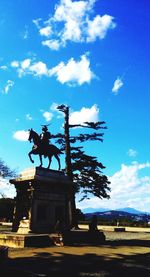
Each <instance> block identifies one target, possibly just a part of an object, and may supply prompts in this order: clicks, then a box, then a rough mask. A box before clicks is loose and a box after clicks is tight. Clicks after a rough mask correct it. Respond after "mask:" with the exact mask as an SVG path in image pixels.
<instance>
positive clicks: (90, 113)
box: [69, 104, 99, 124]
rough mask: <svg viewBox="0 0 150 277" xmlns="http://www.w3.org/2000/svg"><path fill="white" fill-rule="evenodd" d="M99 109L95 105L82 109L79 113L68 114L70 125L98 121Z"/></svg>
mask: <svg viewBox="0 0 150 277" xmlns="http://www.w3.org/2000/svg"><path fill="white" fill-rule="evenodd" d="M98 116H99V109H98V107H97V105H96V104H95V105H93V106H92V107H91V108H85V107H83V108H82V109H81V110H80V111H77V112H72V113H71V114H70V118H69V123H70V124H83V123H84V122H87V121H89V122H91V121H93V122H96V121H98Z"/></svg>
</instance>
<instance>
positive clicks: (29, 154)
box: [28, 151, 34, 163]
mask: <svg viewBox="0 0 150 277" xmlns="http://www.w3.org/2000/svg"><path fill="white" fill-rule="evenodd" d="M31 154H33V152H32V151H30V152H29V153H28V156H29V158H30V161H31V162H32V163H34V160H33V159H32V157H31Z"/></svg>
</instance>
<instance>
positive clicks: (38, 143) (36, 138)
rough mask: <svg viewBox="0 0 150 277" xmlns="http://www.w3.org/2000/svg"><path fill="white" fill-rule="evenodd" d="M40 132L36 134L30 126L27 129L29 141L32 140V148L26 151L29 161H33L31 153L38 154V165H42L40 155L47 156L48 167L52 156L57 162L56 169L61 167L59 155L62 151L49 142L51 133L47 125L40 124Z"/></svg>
mask: <svg viewBox="0 0 150 277" xmlns="http://www.w3.org/2000/svg"><path fill="white" fill-rule="evenodd" d="M42 126H43V127H42V133H41V134H40V135H38V134H37V133H36V132H35V131H34V130H33V129H32V128H31V129H29V138H28V140H29V141H30V142H33V144H34V145H33V147H32V150H31V151H30V152H29V153H28V155H29V158H30V161H31V162H32V163H34V160H33V159H32V157H31V155H39V159H40V167H42V165H43V162H42V156H44V158H46V157H48V160H49V163H48V167H47V168H48V169H49V168H50V165H51V161H52V157H53V156H54V157H55V158H56V160H57V162H58V170H60V169H61V166H60V158H59V155H60V154H63V153H62V151H61V150H60V149H59V148H57V147H56V146H55V145H53V144H51V143H50V138H51V133H50V132H49V131H48V128H47V125H42Z"/></svg>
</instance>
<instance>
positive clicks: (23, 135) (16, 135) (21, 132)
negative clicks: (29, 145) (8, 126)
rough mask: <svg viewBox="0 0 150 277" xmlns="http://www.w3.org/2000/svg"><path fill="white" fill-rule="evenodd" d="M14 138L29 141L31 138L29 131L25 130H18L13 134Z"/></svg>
mask: <svg viewBox="0 0 150 277" xmlns="http://www.w3.org/2000/svg"><path fill="white" fill-rule="evenodd" d="M13 138H14V139H16V140H20V141H27V140H28V138H29V132H28V131H24V130H19V131H16V132H15V133H14V134H13Z"/></svg>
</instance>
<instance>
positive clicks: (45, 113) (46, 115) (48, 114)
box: [43, 111, 53, 121]
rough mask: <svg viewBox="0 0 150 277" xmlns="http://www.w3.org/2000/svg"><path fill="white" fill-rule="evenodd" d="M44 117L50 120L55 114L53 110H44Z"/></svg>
mask: <svg viewBox="0 0 150 277" xmlns="http://www.w3.org/2000/svg"><path fill="white" fill-rule="evenodd" d="M43 117H44V118H45V120H46V121H50V120H51V119H52V117H53V114H52V113H51V112H47V111H46V112H43Z"/></svg>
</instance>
